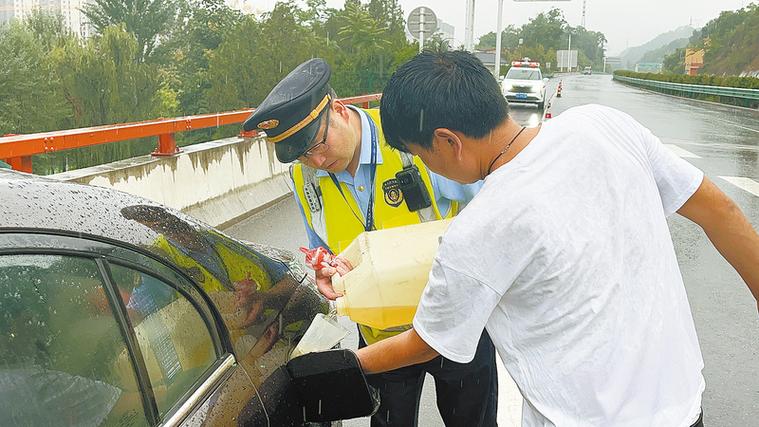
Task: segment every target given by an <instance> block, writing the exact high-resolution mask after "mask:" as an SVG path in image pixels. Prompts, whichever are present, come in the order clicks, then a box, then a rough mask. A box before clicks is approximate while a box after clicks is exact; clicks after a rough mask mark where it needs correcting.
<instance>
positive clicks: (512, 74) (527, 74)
mask: <svg viewBox="0 0 759 427" xmlns="http://www.w3.org/2000/svg"><path fill="white" fill-rule="evenodd" d="M506 78H507V79H512V80H540V79H541V78H542V76H541V75H540V70H537V69H534V68H516V67H512V68H511V69H510V70H509V72H508V73H507V74H506Z"/></svg>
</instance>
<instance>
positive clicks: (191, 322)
mask: <svg viewBox="0 0 759 427" xmlns="http://www.w3.org/2000/svg"><path fill="white" fill-rule="evenodd" d="M111 274H112V276H113V279H114V281H115V283H116V284H117V286H118V288H119V292H120V294H121V297H122V299H123V301H124V304H125V305H126V307H127V313H128V315H129V318H130V319H131V321H132V325H133V327H134V331H135V335H136V336H137V341H138V343H139V345H140V350H141V351H142V356H143V358H144V360H145V365H146V367H147V370H148V376H149V378H150V383H151V385H152V387H153V392H154V393H155V397H156V403H157V405H158V410H159V412H160V413H161V416H164V415H166V414H167V413H168V411H169V410H170V409H171V408H172V406H174V404H176V403H177V402H178V401H179V399H180V398H181V397H182V396H183V395H184V394H185V393H186V392H188V391H189V390H190V389H191V388H192V385H193V384H194V383H195V382H196V381H197V380H198V379H199V378H200V377H201V376H202V375H203V374H204V373H205V372H206V370H207V369H208V368H209V367H210V366H211V365H213V363H214V362H215V360H216V351H215V349H214V345H213V341H212V340H211V335H210V333H209V331H208V329H207V327H206V324H205V322H204V321H203V318H202V317H201V316H200V314H199V313H198V312H197V311H196V309H195V307H193V305H192V304H191V303H190V301H188V300H187V299H186V298H184V297H183V296H182V295H180V294H179V293H178V292H177V291H176V290H175V289H174V288H172V287H171V286H170V285H168V284H166V283H164V282H162V281H161V280H159V279H157V278H155V277H153V276H151V275H148V274H145V273H142V272H139V271H136V270H132V269H129V268H126V267H122V266H119V265H113V264H111Z"/></svg>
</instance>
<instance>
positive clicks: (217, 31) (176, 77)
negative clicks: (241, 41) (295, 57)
mask: <svg viewBox="0 0 759 427" xmlns="http://www.w3.org/2000/svg"><path fill="white" fill-rule="evenodd" d="M181 15H182V19H181V20H179V22H180V24H179V25H177V26H176V28H175V30H174V31H172V33H171V34H170V36H168V37H167V40H166V41H165V42H164V43H162V44H161V45H160V46H158V47H157V48H156V50H155V53H154V55H153V57H154V62H156V63H159V64H162V68H163V69H164V71H165V72H166V74H167V79H168V82H167V83H168V84H169V87H171V88H172V90H174V91H175V92H176V93H177V96H178V99H179V104H180V108H181V111H182V112H183V113H184V114H203V113H208V112H210V111H212V109H211V108H210V107H209V105H208V102H207V99H206V92H207V91H208V90H209V88H210V87H211V82H210V81H209V77H208V69H209V57H210V56H211V55H212V54H213V52H214V51H216V50H217V49H218V48H219V46H220V45H221V44H222V42H223V41H224V40H225V39H227V38H229V37H235V34H234V31H236V30H239V28H238V27H239V25H240V23H241V22H242V21H243V15H242V14H241V13H240V12H238V11H236V10H233V9H231V8H230V7H228V6H227V5H226V4H225V3H224V0H191V1H190V2H189V3H187V4H186V9H185V10H183V12H182V13H181ZM244 31H248V30H244ZM244 37H251V38H252V37H257V33H250V34H248V33H243V34H241V37H240V38H244ZM240 54H241V55H244V56H247V55H250V52H245V53H240Z"/></svg>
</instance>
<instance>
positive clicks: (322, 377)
mask: <svg viewBox="0 0 759 427" xmlns="http://www.w3.org/2000/svg"><path fill="white" fill-rule="evenodd" d="M286 369H287V372H288V373H289V375H290V378H291V385H292V387H293V391H294V392H295V394H296V395H297V397H298V400H299V402H300V405H301V406H302V408H303V420H304V421H305V422H324V421H337V420H345V419H350V418H357V417H365V416H369V415H372V414H374V413H375V412H376V411H377V409H378V408H379V403H380V402H379V393H377V391H376V390H375V389H373V388H372V387H370V386H369V383H368V382H367V381H366V376H365V375H364V372H363V370H362V369H361V365H360V364H359V362H358V358H357V357H356V354H355V353H353V352H352V351H350V350H345V349H341V350H329V351H323V352H319V353H309V354H305V355H303V356H300V357H296V358H295V359H293V360H291V361H290V362H288V363H287V366H286Z"/></svg>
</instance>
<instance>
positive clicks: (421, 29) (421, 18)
mask: <svg viewBox="0 0 759 427" xmlns="http://www.w3.org/2000/svg"><path fill="white" fill-rule="evenodd" d="M423 50H424V8H422V10H421V12H420V13H419V53H422V51H423Z"/></svg>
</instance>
